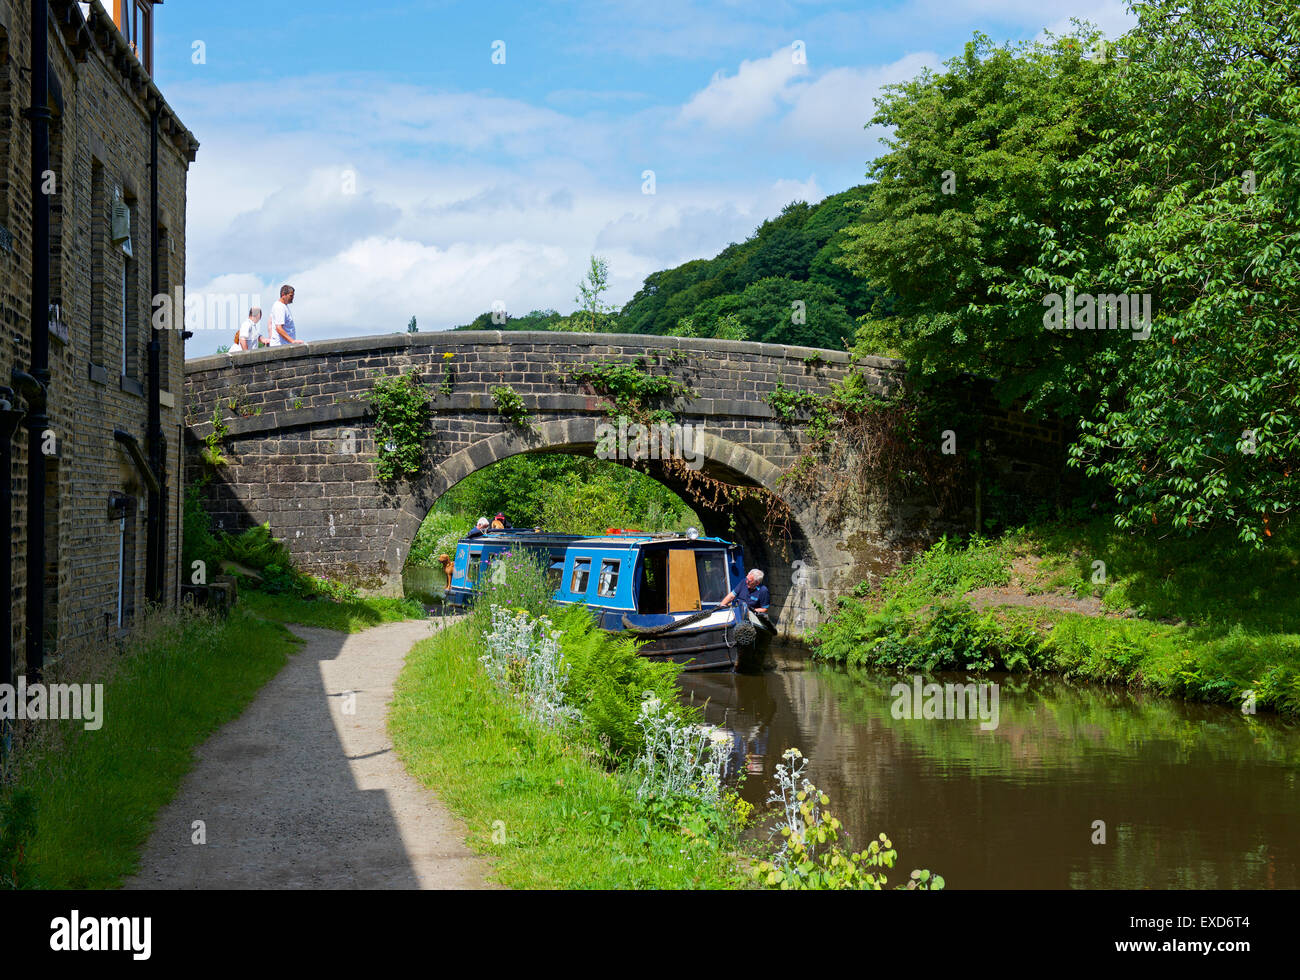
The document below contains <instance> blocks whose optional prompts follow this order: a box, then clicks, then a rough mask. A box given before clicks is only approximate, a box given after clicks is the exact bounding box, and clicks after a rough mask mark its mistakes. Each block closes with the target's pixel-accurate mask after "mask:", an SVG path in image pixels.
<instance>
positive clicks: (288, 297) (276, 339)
mask: <svg viewBox="0 0 1300 980" xmlns="http://www.w3.org/2000/svg"><path fill="white" fill-rule="evenodd" d="M292 302H293V287H292V286H290V285H288V284H287V283H286V284H285V285H283V286H281V287H280V298H279V299H278V300H277V301H276V303H275V305H274V306H272V307H271V320H270V322H269V323H268V324H267V325H266V327H267V333H268V334H269V335H270V336H269V339H268V342H269V343H270V345H271V346H272V347H280V346H282V345H284V344H301V343H302V341H301V340H299V339H298V333H297V329H296V328H295V327H294V323H293V313H291V312H290V311H289V305H290V304H291V303H292Z"/></svg>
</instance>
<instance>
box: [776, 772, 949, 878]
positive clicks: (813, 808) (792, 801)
mask: <svg viewBox="0 0 1300 980" xmlns="http://www.w3.org/2000/svg"><path fill="white" fill-rule="evenodd" d="M782 758H783V759H785V760H786V761H785V763H781V764H778V765H777V767H776V788H775V789H773V790H772V793H771V795H770V796H769V797H768V798H767V799H768V803H771V804H775V805H776V806H777V807H778V808H779V820H778V823H777V826H776V829H775V830H774V833H779V834H780V836H781V838H782V843H781V846H780V848H779V849H778V850H777V852H776V854H775V856H774V857H773V858H772V859H771V860H770V861H760V862H759V863H758V864H757V865H755V866H754V868H753V871H752V874H753V875H754V877H755V878H756V879H757V880H758V882H759V884H761V885H763V886H764V887H767V888H779V889H781V890H783V891H791V890H799V891H804V890H815V889H816V890H822V889H827V890H847V889H864V890H870V891H880V890H882V889H884V887H885V886H886V884H888V881H889V879H888V878H887V877H886V875H885V873H884V870H883V869H885V868H893V866H894V862H895V861H896V860H897V859H898V852H897V851H896V850H894V845H893V843H892V842H891V841H890V840H889V838H888V837H887V836H885V835H884V834H880V835H879V836H878V837H876V839H875V840H873V841H872V842H871V843H870V844H868V845H867V846H866V847H865V848H863V849H862V850H860V851H851V852H848V853H846V852H845V850H844V847H843V846H842V845H841V844H840V827H841V824H840V821H839V819H838V818H837V817H835V816H833V815H832V814H831V811H830V810H828V809H827V807H828V806H829V805H830V802H831V801H830V797H829V796H827V795H826V794H825V793H823V792H822V791H821V790H819V789H818V788H817V787H816V786H814V785H813V783H812V781H811V780H809V779H805V778H804V777H803V774H804V770H805V769H807V767H808V760H807V759H805V758H804V756H803V753H801V752H800V751H799V750H798V749H795V748H790V749H786V750H785V752H784V753H782ZM943 885H944V881H943V878H942V877H941V876H939V875H936V874H931V873H930V872H929V871H913V872H912V874H911V877H910V878H909V879H908V882H907V885H906V886H905V887H906V888H907V889H908V890H909V891H911V890H917V889H919V890H921V891H937V890H939V889H941V888H943ZM900 887H904V886H900Z"/></svg>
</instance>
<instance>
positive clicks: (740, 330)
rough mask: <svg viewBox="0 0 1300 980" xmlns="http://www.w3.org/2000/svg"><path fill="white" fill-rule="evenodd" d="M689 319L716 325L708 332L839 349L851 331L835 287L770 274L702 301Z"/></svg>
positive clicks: (849, 317) (775, 342)
mask: <svg viewBox="0 0 1300 980" xmlns="http://www.w3.org/2000/svg"><path fill="white" fill-rule="evenodd" d="M693 318H694V319H695V320H696V321H697V322H699V323H712V324H714V327H713V331H712V333H711V334H710V335H711V336H716V337H722V338H724V339H736V340H744V339H752V340H756V341H759V342H761V343H765V344H793V345H799V346H803V347H829V348H834V349H838V348H842V347H843V346H844V342H845V341H846V340H849V339H851V338H852V336H853V331H854V322H853V318H852V317H851V316H850V315H849V313H848V311H847V310H845V308H844V305H843V302H842V300H841V298H840V296H839V295H838V294H837V293H836V292H835V290H834V289H832V288H830V287H829V286H825V285H823V284H821V283H816V282H809V281H807V280H796V279H790V278H787V277H785V276H768V277H765V278H763V279H759V280H758V281H757V282H754V283H751V284H750V285H749V286H747V287H745V289H744V290H743V291H742V292H739V293H728V294H725V295H722V296H716V297H713V298H711V299H707V300H704V301H703V302H701V303H700V304H699V305H698V306H696V308H695V310H694V313H693ZM724 334H726V335H727V336H725V337H724Z"/></svg>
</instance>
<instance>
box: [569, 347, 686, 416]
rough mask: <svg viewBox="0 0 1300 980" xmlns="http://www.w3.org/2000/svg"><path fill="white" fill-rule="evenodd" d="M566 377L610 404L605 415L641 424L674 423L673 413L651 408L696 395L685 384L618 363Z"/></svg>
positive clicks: (574, 372)
mask: <svg viewBox="0 0 1300 980" xmlns="http://www.w3.org/2000/svg"><path fill="white" fill-rule="evenodd" d="M569 377H570V378H571V379H572V380H573V381H576V382H578V383H579V384H585V385H588V386H589V387H590V388H591V390H592V391H593V392H595V393H596V394H597V395H600V396H601V397H602V398H606V399H608V400H609V403H610V409H609V412H608V414H609V415H610V417H611V418H617V417H618V416H620V415H624V416H627V417H628V418H629V419H631V420H633V421H635V422H640V423H642V424H650V423H652V422H667V423H671V422H672V421H673V413H672V412H671V411H669V410H668V409H666V408H651V407H650V405H651V404H653V403H654V402H657V401H663V400H665V399H669V398H694V397H695V395H696V391H695V389H694V388H692V387H691V386H690V385H688V384H687V383H686V382H684V381H678V380H677V379H676V378H670V377H668V376H667V375H662V374H647V373H646V372H645V371H644V370H643V369H642V368H640V367H639V366H637V365H636V364H632V363H629V362H627V361H618V362H613V363H608V364H593V365H588V366H584V367H579V368H574V369H573V370H571V371H570V372H569Z"/></svg>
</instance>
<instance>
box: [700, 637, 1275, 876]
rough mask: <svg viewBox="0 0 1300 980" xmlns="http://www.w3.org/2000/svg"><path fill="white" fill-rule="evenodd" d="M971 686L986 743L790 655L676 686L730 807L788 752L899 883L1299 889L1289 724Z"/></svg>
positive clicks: (1171, 706)
mask: <svg viewBox="0 0 1300 980" xmlns="http://www.w3.org/2000/svg"><path fill="white" fill-rule="evenodd" d="M934 679H935V680H938V681H939V682H941V683H942V682H943V681H945V680H950V681H954V682H962V681H965V680H966V678H965V677H963V676H960V675H947V676H944V675H940V676H938V677H936V678H934ZM978 679H979V680H993V681H996V682H997V683H998V684H999V692H1000V699H999V700H1000V717H999V724H998V727H997V728H996V729H993V730H991V731H981V730H980V727H979V722H978V720H973V719H972V720H937V719H934V720H898V719H895V718H894V717H893V716H892V714H891V712H890V707H891V704H892V701H893V699H892V698H891V696H890V688H891V686H892V685H893V684H894V683H895V682H896V681H897V680H898V678H896V677H893V676H890V675H885V674H881V673H871V672H849V671H846V670H843V669H840V668H835V667H830V666H825V665H819V664H813V663H811V662H808V661H806V660H805V659H804V657H803V655H802V653H801V652H800V651H798V650H791V649H780V650H777V651H775V652H774V654H773V656H772V658H771V659H770V660H769V662H768V664H767V665H766V669H764V670H762V671H761V672H753V673H736V674H687V675H683V676H682V680H681V686H682V689H683V691H684V692H686V693H687V694H688V696H692V697H693V698H694V699H695V701H696V703H701V702H705V701H707V707H706V710H705V715H706V718H707V720H709V721H710V722H713V723H715V724H720V725H723V726H725V727H726V728H727V729H728V730H730V731H731V732H732V734H733V739H734V749H733V758H732V765H733V769H734V770H738V769H739V768H741V767H743V768H745V769H746V770H747V771H748V772H749V773H750V775H749V778H748V779H747V780H746V781H745V782H744V784H743V785H742V787H741V793H742V795H743V796H744V797H745V798H746V799H747V800H749V801H750V802H752V803H754V804H755V805H757V806H759V807H762V806H763V803H764V800H765V799H766V797H767V794H768V792H769V791H770V789H771V787H772V773H773V770H774V769H775V766H776V764H777V763H778V762H780V761H781V753H782V752H783V751H784V750H785V749H786V748H788V747H790V746H797V747H798V748H799V749H800V750H801V751H802V752H803V753H804V754H805V755H806V756H808V757H810V759H811V760H812V761H811V765H810V767H809V770H808V776H809V778H811V779H812V780H813V781H814V782H815V783H816V784H817V785H818V786H820V787H821V788H823V789H824V790H825V791H826V792H827V793H829V794H830V796H831V800H832V805H833V809H834V810H835V812H836V814H837V815H838V816H839V817H840V819H841V820H842V821H843V822H844V824H845V826H846V827H847V829H848V831H849V832H850V834H852V836H853V839H854V840H855V841H856V842H859V843H861V842H864V841H866V840H868V839H869V838H870V837H872V836H874V835H875V834H877V833H879V832H881V831H885V832H887V833H888V834H889V835H890V837H891V838H892V840H893V842H894V845H895V846H896V847H897V848H898V851H899V859H900V860H899V863H900V867H901V868H902V871H903V874H901V875H896V877H897V878H898V880H900V881H901V880H902V879H903V878H904V877H905V875H906V872H907V871H908V870H910V869H911V868H913V867H928V868H930V869H932V870H934V871H938V872H939V873H941V874H943V875H944V877H945V878H946V879H947V882H948V885H949V887H955V888H960V887H968V888H1296V887H1300V872H1298V871H1297V868H1298V867H1300V796H1298V795H1297V793H1296V790H1297V773H1298V772H1300V729H1298V728H1297V727H1295V726H1292V725H1287V724H1284V723H1282V722H1279V721H1278V720H1277V719H1275V718H1272V717H1271V716H1258V717H1252V716H1243V715H1241V714H1240V713H1239V712H1236V711H1233V710H1231V709H1228V708H1223V707H1217V706H1210V705H1194V704H1185V703H1183V702H1180V701H1174V700H1169V699H1165V698H1160V697H1156V696H1154V695H1152V696H1143V695H1141V694H1132V693H1129V692H1127V691H1124V690H1119V689H1111V688H1106V687H1102V686H1099V685H1093V684H1086V683H1077V682H1071V681H1068V680H1065V679H1062V678H1059V677H1033V678H1030V677H1025V676H1023V675H1001V676H997V675H993V676H989V677H980V678H978ZM1096 821H1102V822H1104V826H1105V835H1106V843H1105V844H1094V843H1092V840H1093V838H1094V836H1095V835H1096V833H1097V828H1096V827H1095V825H1094V824H1095V822H1096Z"/></svg>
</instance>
